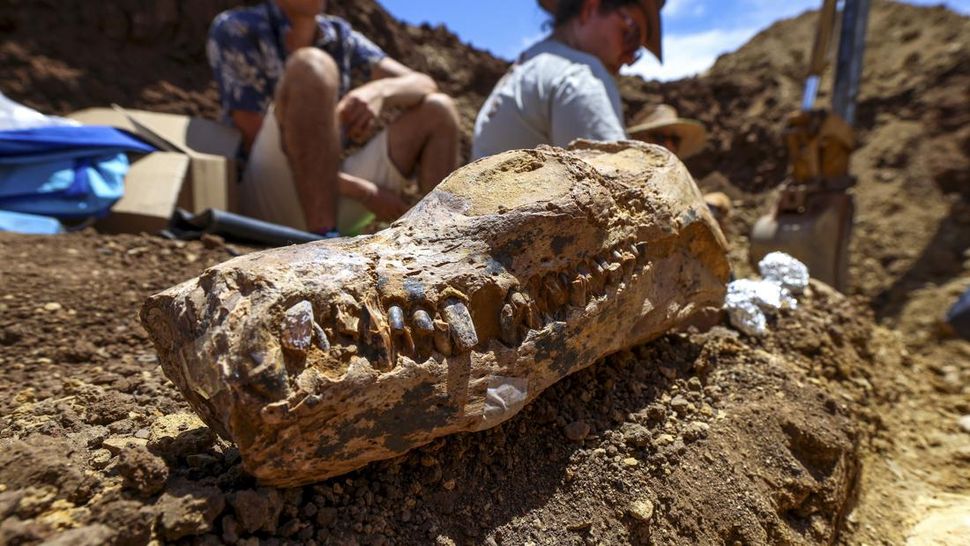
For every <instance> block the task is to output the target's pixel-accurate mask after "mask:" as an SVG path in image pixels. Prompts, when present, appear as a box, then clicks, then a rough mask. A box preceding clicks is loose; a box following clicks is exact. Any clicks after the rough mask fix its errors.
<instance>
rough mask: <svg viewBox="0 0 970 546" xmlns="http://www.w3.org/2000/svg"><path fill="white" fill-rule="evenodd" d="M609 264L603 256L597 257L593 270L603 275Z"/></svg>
mask: <svg viewBox="0 0 970 546" xmlns="http://www.w3.org/2000/svg"><path fill="white" fill-rule="evenodd" d="M608 267H609V264H607V263H606V260H604V259H603V258H600V257H597V258H596V259H594V260H593V272H595V273H596V274H597V275H603V274H605V273H606V271H607V268H608Z"/></svg>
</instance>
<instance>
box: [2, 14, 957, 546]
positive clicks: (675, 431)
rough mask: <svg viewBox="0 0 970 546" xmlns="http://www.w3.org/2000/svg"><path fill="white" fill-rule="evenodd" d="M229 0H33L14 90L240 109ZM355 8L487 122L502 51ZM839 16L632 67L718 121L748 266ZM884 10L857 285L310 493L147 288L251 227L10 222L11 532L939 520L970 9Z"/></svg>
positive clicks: (884, 530) (401, 534)
mask: <svg viewBox="0 0 970 546" xmlns="http://www.w3.org/2000/svg"><path fill="white" fill-rule="evenodd" d="M232 4H237V2H229V1H228V0H192V1H188V0H163V1H157V2H151V3H145V2H140V1H136V0H121V1H118V2H109V3H103V2H102V3H93V2H54V1H50V0H37V1H28V0H9V1H7V2H4V3H2V5H0V31H2V38H0V91H3V92H4V93H5V94H7V95H8V96H10V97H11V98H13V99H15V100H18V101H20V102H23V103H25V104H27V105H29V106H32V107H34V108H37V109H39V110H41V111H44V112H48V113H66V112H68V111H72V110H76V109H79V108H82V107H86V106H94V105H104V104H107V103H110V102H118V103H120V104H122V105H124V106H132V107H140V108H149V109H155V110H160V111H169V112H179V113H189V114H201V115H205V116H210V117H215V115H216V112H217V108H218V106H217V104H218V103H217V95H216V91H215V88H214V87H213V85H212V83H211V75H210V72H209V68H208V66H207V63H206V60H205V55H204V37H205V33H206V29H207V26H208V22H209V21H210V20H211V18H212V16H214V15H215V14H216V13H218V12H219V11H221V10H222V9H225V8H226V7H229V6H230V5H232ZM330 4H331V8H332V11H333V12H335V13H337V14H339V15H342V16H344V17H346V18H347V19H348V20H349V21H350V22H351V23H352V24H353V25H354V26H355V28H358V29H359V30H361V31H362V32H364V33H365V34H367V35H369V36H371V37H373V38H374V39H375V41H376V42H377V43H378V44H379V45H380V46H382V47H383V48H385V49H386V50H387V51H388V52H389V53H390V54H391V55H393V56H395V57H396V58H398V59H399V60H402V61H403V62H404V63H405V64H408V65H410V66H413V67H414V68H417V69H419V70H423V71H426V72H427V73H429V74H431V75H432V76H434V77H435V78H436V79H437V80H438V82H439V84H440V85H441V87H442V88H443V89H444V90H445V91H447V92H449V93H451V94H453V95H454V96H456V97H457V100H458V102H459V105H460V108H461V113H462V121H463V127H464V129H465V133H466V137H465V138H466V142H467V135H468V134H469V133H470V129H471V125H472V122H473V120H474V116H475V114H476V112H477V110H478V107H479V106H480V105H481V103H482V102H483V100H484V98H485V96H486V95H487V93H488V92H489V90H490V89H491V87H492V85H494V82H495V81H497V79H498V78H499V77H500V76H501V74H502V73H503V71H504V70H505V68H506V63H505V62H504V61H502V60H498V59H494V58H492V57H491V56H489V55H488V54H487V53H485V52H481V51H476V50H474V49H472V48H469V47H467V46H466V45H464V44H462V43H461V42H460V41H459V40H458V39H457V38H456V37H455V36H454V35H452V34H451V33H449V32H448V31H447V30H446V29H444V28H430V27H413V26H408V25H404V24H401V23H400V22H397V21H395V20H393V18H391V17H389V16H388V14H387V12H386V11H384V10H383V9H382V8H381V7H380V6H379V5H378V4H376V3H375V2H373V0H359V1H355V2H349V1H345V0H340V1H338V0H332V1H331V2H330ZM814 24H815V14H814V13H811V12H809V13H806V14H804V15H802V16H800V17H797V18H794V19H791V20H787V21H782V22H779V23H778V24H776V25H773V26H772V27H771V28H769V29H766V30H765V31H763V32H762V33H760V34H759V35H758V36H756V37H755V38H754V39H753V40H752V41H751V42H750V43H749V44H747V45H745V46H744V47H742V48H741V49H740V50H739V51H737V52H735V53H732V54H730V55H726V56H724V57H722V58H721V59H719V60H718V62H717V63H716V64H715V66H714V67H713V68H712V69H711V70H710V72H709V73H708V74H706V75H704V76H702V77H698V78H690V79H686V80H681V81H677V82H669V83H659V82H642V81H640V80H635V79H632V78H625V79H624V80H623V82H622V89H623V94H624V98H625V102H626V109H627V113H628V118H629V121H631V122H632V121H634V120H636V119H637V118H638V117H640V116H642V115H643V114H644V112H645V111H646V109H647V108H648V107H650V106H651V105H653V104H655V103H659V102H667V103H670V104H673V105H675V106H676V107H677V108H678V109H679V110H680V111H681V112H682V114H683V115H687V116H690V117H694V118H697V119H700V120H702V121H704V122H705V123H706V124H707V125H708V127H709V128H710V129H711V132H712V139H711V142H710V144H709V145H708V147H707V148H706V149H705V150H704V151H703V152H702V153H701V154H700V155H698V156H697V157H695V158H693V159H692V160H691V161H690V162H689V164H688V166H689V167H690V168H691V171H692V172H693V173H694V174H695V176H696V177H697V178H698V180H699V181H700V183H701V185H702V186H704V187H706V188H709V189H719V190H724V191H727V192H728V193H729V194H730V195H731V196H732V198H734V204H735V209H736V211H737V214H736V215H735V216H734V218H733V219H732V225H731V226H730V230H729V231H730V232H731V233H729V235H730V237H731V240H732V243H733V245H734V248H733V251H732V259H733V262H734V265H735V267H736V270H737V271H738V273H739V275H742V276H743V275H744V274H745V273H746V272H747V270H748V266H747V265H746V259H745V254H746V247H747V240H746V234H747V233H748V230H749V228H750V226H751V224H752V223H753V221H754V219H755V218H756V216H757V215H758V214H760V213H761V212H763V211H764V209H765V205H766V203H767V202H768V200H769V199H770V196H771V192H770V189H771V188H773V187H774V186H776V185H777V184H778V183H779V182H780V181H781V180H782V179H783V178H784V175H785V169H786V166H785V161H786V158H785V156H784V150H783V149H782V146H781V140H780V129H781V126H782V122H783V119H784V117H785V115H787V113H788V112H790V111H792V110H793V109H794V108H796V107H797V104H798V102H799V96H800V93H801V76H802V73H801V71H802V70H803V66H804V64H805V62H806V60H807V55H808V50H809V48H810V45H811V41H812V33H813V30H814ZM869 30H870V32H869V40H868V42H867V54H866V65H865V71H864V80H863V84H862V90H861V97H860V99H861V102H860V104H859V110H858V111H859V120H858V125H859V127H858V130H859V136H860V140H861V142H862V147H861V149H860V150H859V151H858V152H856V154H855V156H854V158H853V165H852V169H853V172H854V173H855V174H856V175H857V176H858V178H859V182H858V185H857V187H856V189H855V195H856V199H857V206H858V211H859V212H858V216H857V227H856V230H855V239H854V243H853V247H852V267H851V271H852V275H853V278H854V286H853V289H852V292H853V294H852V296H851V297H850V298H848V299H847V298H844V297H842V296H839V295H837V294H833V293H831V292H830V291H828V290H825V289H824V287H820V286H815V287H813V290H812V291H811V293H810V294H809V295H808V296H807V297H806V299H805V301H803V304H802V306H801V307H800V308H799V309H798V310H796V311H790V312H785V313H783V314H782V315H781V316H780V317H779V318H778V320H777V321H776V323H775V324H774V325H773V330H772V333H771V334H770V335H769V336H768V337H766V338H764V339H761V340H751V339H748V338H744V337H739V336H738V335H736V334H735V333H734V332H733V331H731V330H729V329H724V328H718V329H715V330H714V331H712V332H710V333H708V334H704V335H700V334H685V335H670V336H668V337H666V338H663V339H661V340H659V341H658V342H655V343H652V344H649V345H646V346H643V347H638V348H635V349H634V350H632V351H630V352H627V353H622V354H619V355H615V356H614V357H611V358H609V359H607V360H606V361H604V362H602V363H600V364H597V365H595V366H594V367H592V368H590V369H588V370H586V371H584V372H581V373H579V374H576V375H575V376H572V377H571V378H568V379H567V380H565V381H563V382H562V383H561V384H559V385H557V386H556V387H555V388H553V389H551V390H550V391H549V392H547V393H546V394H545V395H543V397H541V398H540V399H539V400H537V401H536V402H535V403H534V404H532V405H530V406H529V407H528V408H526V410H524V411H523V413H522V414H521V415H520V416H518V417H517V418H515V419H513V420H512V421H510V422H508V423H506V424H504V425H502V426H501V427H498V428H496V429H493V430H490V431H487V432H484V433H479V434H468V435H459V436H455V437H450V438H447V439H444V440H441V441H438V442H435V443H433V444H431V445H430V446H427V447H425V448H423V449H420V450H417V451H415V452H413V453H411V454H409V455H407V456H405V457H401V458H399V459H396V460H392V461H388V462H386V463H381V464H377V465H372V466H371V467H368V468H366V469H364V470H363V471H360V472H357V473H354V474H351V475H348V476H345V477H342V478H337V479H333V480H328V481H326V482H322V483H320V484H316V485H313V486H307V487H303V488H296V489H290V490H275V489H265V488H260V487H259V486H258V484H255V483H254V482H253V481H252V479H251V478H250V477H248V476H246V475H245V474H244V473H243V472H241V470H240V466H239V461H238V454H236V453H235V451H234V449H233V448H232V447H231V446H230V445H227V444H225V443H223V442H221V441H220V440H218V439H217V438H215V437H214V436H213V434H212V433H211V432H210V431H209V430H208V429H207V428H205V427H204V426H202V425H201V424H200V423H199V422H198V421H197V420H196V419H195V418H194V417H193V416H192V415H191V414H190V413H188V412H189V409H188V406H187V405H186V404H185V403H184V402H183V401H182V400H181V398H180V397H179V396H178V395H177V393H176V391H175V389H174V388H173V387H172V386H171V384H170V383H168V382H167V380H165V379H164V377H162V376H161V374H160V369H159V368H158V366H157V363H156V362H155V360H154V359H155V356H154V353H153V351H152V350H151V347H150V344H149V342H148V340H147V338H146V336H145V334H144V332H143V331H142V330H141V328H140V326H139V325H138V323H137V309H138V307H139V306H140V304H141V302H142V301H143V300H144V298H145V297H146V296H147V295H149V294H151V293H154V292H157V291H160V290H162V289H164V288H167V287H169V286H171V285H172V284H175V283H176V282H179V281H182V280H185V279H187V278H190V277H192V276H195V275H197V274H198V273H199V272H201V271H202V270H203V269H204V268H205V267H207V266H209V265H212V264H214V263H217V262H219V261H222V260H224V259H226V258H228V257H229V255H230V254H231V253H235V252H236V251H237V250H236V249H233V248H232V247H228V246H226V245H224V244H222V243H221V242H220V241H218V240H212V239H210V240H207V241H206V242H204V243H189V244H183V243H174V242H166V241H163V240H160V239H157V238H153V237H147V236H145V237H111V236H104V235H99V234H96V233H93V232H86V233H81V234H72V235H66V236H58V237H50V238H43V239H40V238H32V237H22V236H12V235H2V234H0V278H2V279H3V283H2V285H0V366H2V367H3V369H4V374H2V375H0V416H2V417H0V520H2V522H0V543H10V544H21V543H23V544H32V543H39V542H41V541H43V540H45V539H49V538H53V537H55V536H56V537H57V538H58V539H59V540H61V541H65V542H67V541H73V542H72V543H85V544H87V543H90V544H102V543H113V544H144V543H145V542H146V541H147V540H148V539H149V538H156V539H158V540H160V541H166V542H181V543H186V544H188V543H217V542H219V541H220V540H221V541H225V542H230V543H242V544H253V543H257V542H258V541H259V540H267V541H271V542H276V543H282V542H286V541H291V542H295V543H307V544H312V543H337V544H409V543H432V542H434V543H437V544H527V543H530V542H531V543H533V544H585V543H608V544H614V543H619V544H623V543H633V544H642V543H657V544H680V543H698V544H710V543H716V544H721V543H728V544H730V543H733V542H735V541H739V542H741V543H744V544H777V543H795V544H798V543H809V544H815V543H831V542H833V541H836V540H838V541H840V542H843V543H849V544H859V543H870V544H872V543H903V542H905V541H906V540H907V538H912V536H909V535H913V534H914V533H924V535H921V536H932V533H934V532H942V531H939V529H942V528H943V527H942V525H943V524H940V523H938V522H939V521H941V520H940V518H942V517H943V516H941V514H944V515H945V514H951V513H954V511H956V512H955V513H957V514H959V513H960V510H961V509H962V510H964V512H965V508H961V507H965V506H967V505H968V501H967V499H970V491H968V488H967V484H968V483H970V464H968V462H970V455H968V453H970V441H968V439H967V438H968V436H967V434H966V433H964V432H961V429H960V428H959V426H958V418H959V417H960V416H961V415H966V414H970V403H968V402H967V400H968V399H970V396H968V395H970V364H968V362H970V359H968V358H967V357H968V355H970V344H967V343H966V342H963V341H960V340H956V339H954V338H952V337H951V336H950V334H948V333H947V331H946V330H945V328H943V327H941V324H940V315H941V312H942V310H943V309H945V308H946V306H947V305H948V304H949V302H950V301H952V299H953V298H954V297H955V296H956V294H958V293H959V292H960V291H962V289H964V288H965V287H967V286H968V285H970V261H968V257H970V256H968V255H965V253H966V251H967V248H968V246H970V229H968V227H970V205H968V204H967V203H966V201H965V200H964V194H963V192H966V188H968V187H970V186H968V185H967V182H968V180H967V176H968V174H967V173H968V172H970V169H968V166H970V165H968V150H970V119H968V117H970V109H968V108H967V102H968V101H967V99H968V96H967V89H970V43H968V42H967V40H965V39H964V37H966V36H968V35H970V19H968V18H966V17H961V16H958V15H956V14H954V13H952V12H950V11H948V10H946V9H944V8H942V7H933V8H923V7H913V6H909V5H905V4H897V3H892V2H887V1H874V2H873V6H872V19H871V21H870V27H869ZM79 44H83V46H82V45H79ZM828 79H829V78H827V80H828ZM826 85H827V84H826V83H824V82H823V88H825V87H826ZM824 99H825V95H824V94H823V96H822V100H824ZM877 324H879V325H877ZM885 327H891V328H894V329H895V330H887V329H885ZM850 511H851V513H850ZM943 519H945V518H943ZM911 529H912V531H911ZM926 529H929V531H927V530H926ZM934 529H935V530H934Z"/></svg>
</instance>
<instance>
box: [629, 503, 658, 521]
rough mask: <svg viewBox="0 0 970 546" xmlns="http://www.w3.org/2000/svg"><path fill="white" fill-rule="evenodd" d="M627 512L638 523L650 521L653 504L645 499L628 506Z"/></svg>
mask: <svg viewBox="0 0 970 546" xmlns="http://www.w3.org/2000/svg"><path fill="white" fill-rule="evenodd" d="M627 512H628V513H629V514H630V515H631V516H633V517H634V518H636V519H638V520H640V521H650V518H652V517H653V503H652V502H650V501H649V500H647V499H641V500H638V501H634V502H633V503H631V504H630V507H629V508H628V509H627Z"/></svg>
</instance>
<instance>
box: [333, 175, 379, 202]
mask: <svg viewBox="0 0 970 546" xmlns="http://www.w3.org/2000/svg"><path fill="white" fill-rule="evenodd" d="M337 180H338V182H339V191H340V195H341V196H343V197H348V198H350V199H353V200H354V201H358V202H360V203H362V204H363V205H364V206H365V207H366V206H367V203H368V201H370V200H371V199H373V197H374V196H375V195H377V184H374V183H373V182H371V181H370V180H364V179H363V178H359V177H356V176H353V175H349V174H347V173H344V172H341V173H337Z"/></svg>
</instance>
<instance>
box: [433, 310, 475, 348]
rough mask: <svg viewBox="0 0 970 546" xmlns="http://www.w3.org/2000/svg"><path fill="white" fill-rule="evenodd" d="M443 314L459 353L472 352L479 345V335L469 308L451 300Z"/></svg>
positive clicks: (442, 311)
mask: <svg viewBox="0 0 970 546" xmlns="http://www.w3.org/2000/svg"><path fill="white" fill-rule="evenodd" d="M441 314H442V316H443V318H444V319H445V322H447V323H448V327H449V328H450V330H451V338H452V339H453V340H454V342H455V348H457V349H458V351H459V352H466V351H470V350H471V348H472V347H474V346H475V345H478V334H476V333H475V323H474V322H472V315H471V313H469V312H468V307H467V306H466V305H465V304H464V303H463V302H461V301H459V300H456V299H454V298H449V299H448V300H447V301H446V302H445V306H444V308H443V309H442V310H441Z"/></svg>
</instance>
